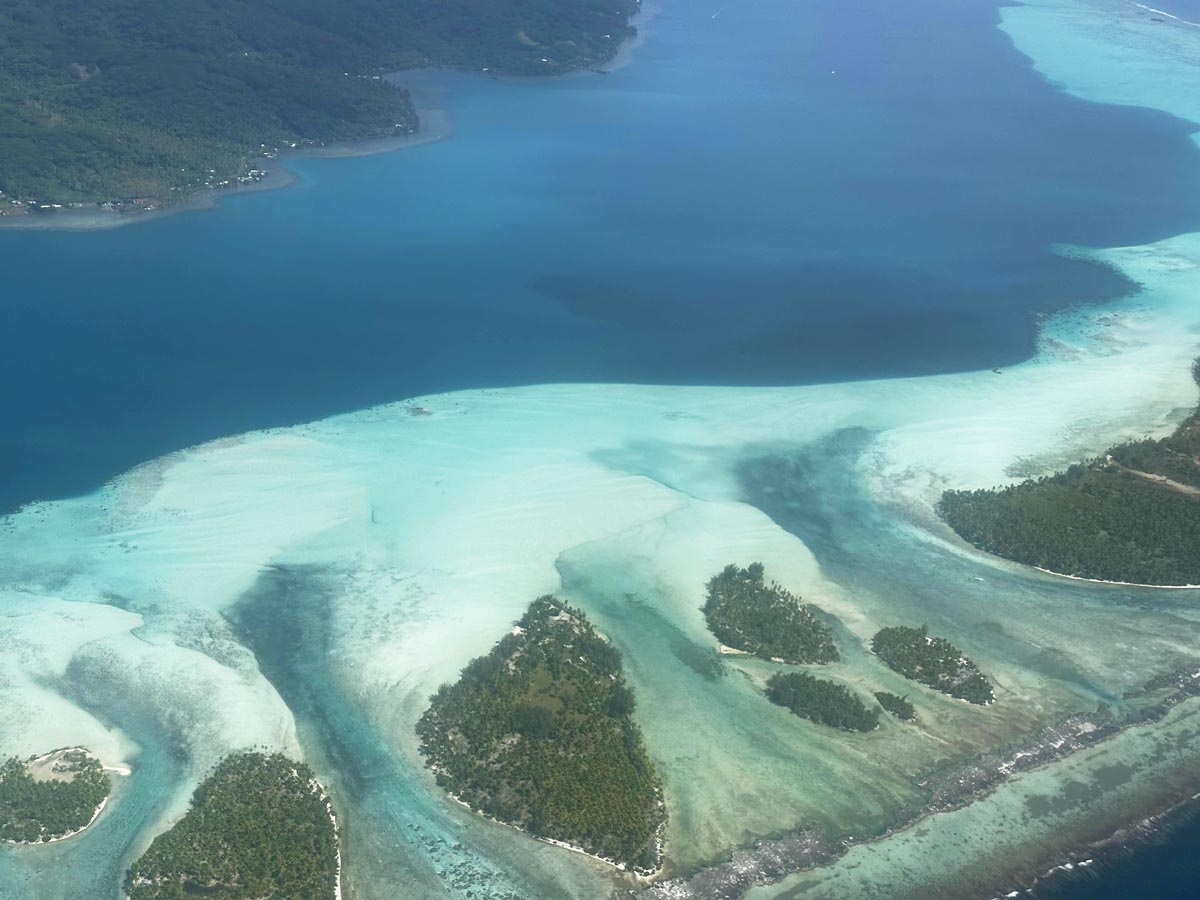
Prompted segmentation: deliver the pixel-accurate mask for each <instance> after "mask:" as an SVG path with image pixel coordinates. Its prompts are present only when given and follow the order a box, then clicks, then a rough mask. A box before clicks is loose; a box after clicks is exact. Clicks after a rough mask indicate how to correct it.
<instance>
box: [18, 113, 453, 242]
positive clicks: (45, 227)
mask: <svg viewBox="0 0 1200 900" xmlns="http://www.w3.org/2000/svg"><path fill="white" fill-rule="evenodd" d="M417 115H418V117H419V119H420V122H421V123H422V127H421V128H420V129H419V130H418V131H416V132H415V133H413V134H407V135H402V136H400V137H388V138H374V139H371V140H364V141H355V142H350V143H334V144H327V145H325V146H321V147H305V148H297V149H295V150H285V151H282V152H281V153H280V154H279V155H278V156H277V157H276V158H274V159H273V160H271V162H273V163H275V164H276V165H274V166H273V167H272V168H270V169H268V170H267V174H266V175H264V176H263V177H262V178H260V179H259V180H258V181H255V182H252V183H250V184H240V185H231V186H230V187H224V188H213V189H209V190H204V191H201V192H199V193H196V194H193V195H192V196H190V197H188V198H187V199H186V200H183V201H181V202H180V203H177V204H175V205H172V206H166V207H158V208H155V209H148V210H144V211H131V212H125V211H121V210H105V209H99V208H97V207H91V208H88V209H82V210H80V209H73V210H72V209H67V210H55V211H53V212H48V213H38V212H33V213H27V214H26V215H23V216H10V217H3V218H0V233H2V232H4V231H69V232H92V231H109V230H112V229H115V228H124V227H126V226H128V225H140V224H143V223H146V222H156V221H159V220H162V219H165V218H168V217H171V216H176V215H179V214H181V213H188V212H200V211H204V210H213V209H217V208H219V207H220V205H221V203H222V202H223V201H224V200H226V199H227V198H229V197H236V196H241V195H244V194H259V193H264V192H266V191H277V190H282V189H284V188H289V187H291V186H292V185H294V184H296V183H297V182H298V181H299V180H300V176H299V175H298V174H297V173H296V171H295V170H294V169H292V168H290V167H289V166H288V162H289V161H290V160H296V159H308V158H312V159H342V158H354V157H361V156H376V155H380V154H384V153H393V152H396V151H399V150H407V149H409V148H412V147H420V146H423V145H425V144H433V143H436V142H438V141H442V140H446V139H448V138H450V137H452V136H453V133H454V129H453V126H452V125H451V122H450V117H449V115H448V114H447V113H446V111H445V110H443V109H439V108H436V107H430V108H421V107H418V108H417ZM426 123H431V127H427V126H426Z"/></svg>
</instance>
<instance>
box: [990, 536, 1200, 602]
mask: <svg viewBox="0 0 1200 900" xmlns="http://www.w3.org/2000/svg"><path fill="white" fill-rule="evenodd" d="M971 546H973V547H974V544H972V545H971ZM975 549H976V550H978V549H979V548H978V547H976V548H975ZM983 552H985V553H986V552H987V551H986V550H985V551H983ZM988 555H989V556H996V554H994V553H991V554H988ZM996 558H997V559H1003V560H1004V561H1005V562H1010V563H1015V564H1016V565H1018V566H1023V565H1025V564H1024V563H1019V562H1017V561H1016V560H1015V559H1007V558H1006V557H1003V556H997V557H996ZM1027 568H1030V569H1036V570H1037V571H1039V572H1041V573H1043V574H1045V575H1053V576H1054V577H1055V578H1069V579H1071V580H1072V581H1083V582H1086V583H1088V584H1111V585H1116V586H1118V587H1135V588H1153V589H1154V590H1159V591H1194V590H1196V589H1198V588H1200V584H1139V583H1137V582H1136V581H1105V580H1104V579H1103V578H1085V577H1084V576H1083V575H1064V574H1063V573H1062V572H1055V571H1054V570H1052V569H1044V568H1042V567H1041V566H1028V567H1027Z"/></svg>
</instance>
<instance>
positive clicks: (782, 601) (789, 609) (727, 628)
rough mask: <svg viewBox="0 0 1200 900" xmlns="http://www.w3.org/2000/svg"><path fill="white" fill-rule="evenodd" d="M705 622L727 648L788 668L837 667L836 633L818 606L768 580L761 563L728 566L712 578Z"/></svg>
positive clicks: (708, 587) (706, 600)
mask: <svg viewBox="0 0 1200 900" xmlns="http://www.w3.org/2000/svg"><path fill="white" fill-rule="evenodd" d="M706 591H707V596H706V599H705V602H704V607H703V610H704V618H705V620H706V621H707V622H708V627H709V630H710V631H712V633H713V634H714V635H715V636H716V638H717V640H719V641H720V642H721V643H722V644H724V645H725V646H727V647H732V648H734V649H735V650H743V651H745V652H747V653H753V654H754V655H755V656H759V657H761V658H763V659H767V660H773V661H776V662H785V663H831V662H837V660H838V650H837V645H836V644H834V642H833V632H832V630H831V629H830V628H829V626H828V625H826V624H825V623H824V622H822V621H821V620H820V619H818V618H817V616H816V612H815V607H812V606H806V605H803V604H801V602H800V598H799V597H796V596H795V595H794V594H792V593H791V592H789V591H787V590H786V589H785V588H783V587H782V586H781V585H779V584H777V583H776V582H774V581H771V582H768V581H766V580H765V578H764V569H763V565H762V563H751V564H750V565H749V566H747V567H746V568H744V569H742V568H739V567H738V566H735V565H728V566H726V567H725V568H724V569H722V570H721V571H720V572H719V573H718V574H716V575H714V576H713V577H712V578H710V579H709V581H708V584H707V586H706Z"/></svg>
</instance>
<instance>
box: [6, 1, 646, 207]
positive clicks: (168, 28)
mask: <svg viewBox="0 0 1200 900" xmlns="http://www.w3.org/2000/svg"><path fill="white" fill-rule="evenodd" d="M636 10H637V0H6V2H5V3H3V4H0V191H3V192H4V193H5V194H6V195H7V196H6V197H5V198H3V203H2V205H3V206H4V207H5V208H7V211H8V212H21V211H22V210H23V209H24V208H25V207H14V206H13V205H12V204H11V201H13V200H19V201H30V200H35V201H43V202H56V203H71V202H84V203H91V202H100V201H114V200H133V199H149V200H153V201H154V202H158V203H163V202H171V201H172V200H174V199H178V198H180V197H182V196H186V195H188V194H190V193H192V192H194V191H196V190H199V189H202V188H204V187H205V186H209V185H216V184H220V183H221V182H225V181H229V180H231V179H235V178H237V177H239V176H243V175H245V173H246V172H247V171H248V170H249V169H250V168H251V167H252V166H253V165H254V162H253V160H254V158H255V157H259V156H261V154H262V151H263V149H264V146H265V147H266V148H275V147H281V146H289V145H291V144H294V143H299V144H305V143H327V142H332V141H343V140H355V139H363V138H375V137H386V136H391V135H396V134H407V133H410V132H411V131H413V130H414V129H415V128H416V125H417V121H416V116H415V114H414V111H413V108H412V105H411V103H410V102H409V99H408V97H407V95H406V94H405V93H404V92H403V91H401V90H397V89H396V88H394V87H392V86H391V85H390V84H389V83H388V82H387V81H385V80H383V78H382V77H381V76H382V74H383V73H386V72H390V71H394V70H397V69H402V68H411V67H415V66H447V67H457V68H471V69H483V68H487V69H489V70H491V71H494V72H504V73H515V74H526V75H528V74H553V73H558V72H563V71H566V70H569V69H573V68H578V67H585V66H594V65H597V64H599V63H601V62H603V61H605V60H607V59H609V58H610V57H611V56H612V54H613V53H614V52H615V50H616V48H617V46H618V45H619V44H620V42H621V41H622V40H623V39H624V38H626V37H627V36H629V34H630V33H631V28H630V27H629V25H628V19H629V17H630V15H632V14H633V13H634V12H635V11H636Z"/></svg>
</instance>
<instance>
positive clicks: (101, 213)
mask: <svg viewBox="0 0 1200 900" xmlns="http://www.w3.org/2000/svg"><path fill="white" fill-rule="evenodd" d="M639 6H640V8H639V10H638V12H637V13H636V14H634V15H633V16H631V17H630V19H629V23H630V24H631V25H633V26H634V27H635V28H636V33H635V34H634V35H633V36H632V37H631V38H629V39H627V40H625V41H623V42H622V43H621V44H620V46H618V47H617V50H616V52H615V53H614V54H613V55H612V57H611V58H610V59H609V60H608V61H607V62H605V63H604V64H602V65H600V66H597V67H595V68H578V69H574V70H572V71H570V72H564V73H561V74H558V75H553V76H536V77H531V78H528V79H523V78H512V79H506V80H514V81H525V80H530V81H534V80H536V81H541V80H544V79H545V78H546V77H551V78H565V77H568V76H572V75H607V74H609V73H610V72H615V71H617V70H618V69H623V68H624V67H625V66H628V65H629V64H630V63H632V62H633V58H634V54H635V53H636V51H637V49H638V48H639V47H641V46H642V44H643V43H644V42H645V39H646V32H645V30H644V28H645V26H646V25H647V24H648V23H649V22H650V21H651V20H652V19H653V18H654V17H655V16H656V15H657V14H658V13H659V11H660V9H661V7H660V6H659V4H658V2H657V0H645V2H641V3H639ZM409 71H416V70H402V71H399V72H395V73H393V74H392V75H391V76H388V78H389V80H398V79H403V77H404V75H405V74H407V72H409ZM466 71H468V72H469V73H470V74H479V73H477V72H475V71H474V70H466ZM410 95H411V92H410ZM413 99H414V100H415V101H416V103H415V107H416V113H417V122H418V125H417V130H416V131H415V132H413V133H412V134H406V135H401V136H399V137H383V138H367V139H364V140H361V141H340V142H334V143H330V144H326V145H323V146H312V147H304V148H296V149H291V150H282V151H280V153H279V155H278V156H277V157H274V158H268V164H273V165H271V168H269V169H267V170H266V171H267V174H266V175H265V176H264V177H262V178H261V179H258V180H257V181H253V182H250V183H247V184H238V185H232V186H229V187H221V188H206V189H204V190H201V191H197V192H196V193H195V194H192V195H190V196H188V197H187V199H185V200H181V201H180V202H178V203H172V204H170V205H167V206H155V207H154V208H151V209H145V210H138V209H132V210H119V209H102V208H100V206H99V204H89V205H88V206H85V207H83V208H78V209H56V210H51V211H49V212H27V213H24V214H21V215H13V216H8V215H6V216H0V232H4V231H108V230H110V229H113V228H123V227H125V226H127V225H137V224H141V223H143V222H154V221H157V220H159V219H163V218H166V217H168V216H174V215H177V214H179V213H184V212H194V211H197V210H206V209H216V208H218V207H219V206H220V205H221V201H222V200H224V199H225V198H227V197H232V196H237V195H240V194H253V193H259V192H261V191H274V190H279V189H281V188H286V187H291V186H292V185H294V184H295V183H296V182H297V181H298V180H299V177H298V176H297V174H296V172H295V171H293V170H292V169H290V168H288V162H287V161H288V160H291V159H305V158H317V159H341V158H353V157H360V156H375V155H377V154H383V153H392V152H394V151H397V150H407V149H409V148H411V147H420V146H422V145H424V144H432V143H436V142H438V141H442V140H446V139H447V138H449V137H452V136H453V134H454V126H453V123H452V122H451V119H450V115H449V113H448V112H447V111H446V110H445V109H442V108H440V107H437V106H422V104H421V102H420V98H417V97H414V98H413Z"/></svg>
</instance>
